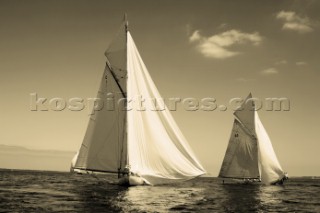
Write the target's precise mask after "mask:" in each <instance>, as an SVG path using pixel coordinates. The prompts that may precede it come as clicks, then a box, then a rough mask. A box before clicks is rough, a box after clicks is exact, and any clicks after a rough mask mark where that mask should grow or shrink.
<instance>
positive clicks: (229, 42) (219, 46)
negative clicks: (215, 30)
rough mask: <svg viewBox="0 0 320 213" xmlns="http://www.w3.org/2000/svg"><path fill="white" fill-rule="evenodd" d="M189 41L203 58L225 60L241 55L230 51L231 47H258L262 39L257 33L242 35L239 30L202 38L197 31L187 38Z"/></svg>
mask: <svg viewBox="0 0 320 213" xmlns="http://www.w3.org/2000/svg"><path fill="white" fill-rule="evenodd" d="M189 41H190V42H192V43H196V47H197V49H198V51H199V52H200V53H202V55H204V56H205V57H208V58H216V59H225V58H230V57H233V56H236V55H239V54H240V53H241V52H237V51H233V50H231V49H230V48H231V47H232V46H234V45H237V44H238V45H239V44H252V45H259V44H260V43H261V42H262V37H261V36H260V35H259V33H258V32H255V33H243V32H241V31H239V30H229V31H226V32H223V33H220V34H216V35H213V36H210V37H206V36H202V35H201V34H200V32H199V30H196V31H194V32H193V33H192V35H191V36H190V37H189Z"/></svg>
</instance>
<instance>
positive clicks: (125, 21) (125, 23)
mask: <svg viewBox="0 0 320 213" xmlns="http://www.w3.org/2000/svg"><path fill="white" fill-rule="evenodd" d="M123 21H124V26H125V29H126V32H127V31H128V25H129V23H128V19H127V13H124V17H123Z"/></svg>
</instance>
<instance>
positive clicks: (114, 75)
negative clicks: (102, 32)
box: [106, 58, 127, 98]
mask: <svg viewBox="0 0 320 213" xmlns="http://www.w3.org/2000/svg"><path fill="white" fill-rule="evenodd" d="M106 66H108V68H109V69H110V73H111V75H112V77H113V79H114V81H115V82H116V84H117V85H118V87H119V89H120V91H121V94H122V95H123V97H124V98H127V95H126V93H125V92H124V91H123V89H122V87H121V86H120V84H119V82H118V80H117V77H116V74H115V73H114V72H113V69H112V67H111V64H110V62H109V60H108V58H107V61H106Z"/></svg>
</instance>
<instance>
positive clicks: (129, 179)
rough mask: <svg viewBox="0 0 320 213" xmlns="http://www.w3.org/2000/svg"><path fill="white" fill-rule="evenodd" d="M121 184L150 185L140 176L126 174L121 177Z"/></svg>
mask: <svg viewBox="0 0 320 213" xmlns="http://www.w3.org/2000/svg"><path fill="white" fill-rule="evenodd" d="M119 185H120V186H141V185H148V184H147V182H146V181H145V180H144V179H143V178H142V177H138V176H132V175H130V176H124V177H121V178H120V179H119Z"/></svg>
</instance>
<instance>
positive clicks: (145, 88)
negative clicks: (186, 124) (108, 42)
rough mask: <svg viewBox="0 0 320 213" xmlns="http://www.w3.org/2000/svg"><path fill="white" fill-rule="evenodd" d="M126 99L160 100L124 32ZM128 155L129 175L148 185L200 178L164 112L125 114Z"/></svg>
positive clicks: (192, 158) (201, 171)
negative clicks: (138, 176)
mask: <svg viewBox="0 0 320 213" xmlns="http://www.w3.org/2000/svg"><path fill="white" fill-rule="evenodd" d="M127 37H128V41H127V42H128V53H127V58H128V79H129V80H128V85H127V86H128V99H129V100H130V99H136V98H137V97H138V96H142V97H143V98H145V99H151V98H155V99H158V100H159V99H160V98H161V96H160V94H159V92H158V90H157V88H156V86H155V84H154V83H153V81H152V79H151V77H150V75H149V72H148V70H147V68H146V66H145V64H144V63H143V61H142V59H141V57H140V54H139V52H138V50H137V48H136V46H135V44H134V41H133V39H132V37H131V35H130V33H129V32H128V36H127ZM127 113H128V154H129V164H130V167H131V169H130V170H131V171H132V172H134V173H138V174H140V175H141V176H142V177H143V178H145V179H146V180H147V181H148V182H150V183H151V184H159V183H163V182H166V181H172V180H184V179H190V178H194V177H195V176H199V175H202V174H204V169H203V167H202V166H201V164H200V163H199V161H198V160H197V158H196V157H195V155H194V154H193V152H192V150H191V148H190V147H189V145H188V143H187V141H186V139H185V138H184V136H183V135H182V133H181V131H180V129H179V128H178V126H177V125H176V123H175V121H174V120H173V118H172V116H171V114H170V112H169V111H168V109H166V110H157V111H153V110H151V109H150V108H148V109H146V110H145V111H139V110H136V109H133V110H131V111H128V112H127Z"/></svg>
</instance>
